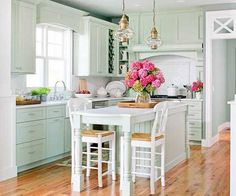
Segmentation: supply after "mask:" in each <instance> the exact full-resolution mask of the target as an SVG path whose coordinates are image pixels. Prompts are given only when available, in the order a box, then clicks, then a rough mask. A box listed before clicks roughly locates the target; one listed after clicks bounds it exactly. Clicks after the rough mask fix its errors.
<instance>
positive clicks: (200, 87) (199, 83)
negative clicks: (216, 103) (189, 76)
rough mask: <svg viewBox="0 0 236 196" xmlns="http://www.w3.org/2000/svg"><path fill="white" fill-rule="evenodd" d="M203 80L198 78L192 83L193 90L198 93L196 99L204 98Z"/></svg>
mask: <svg viewBox="0 0 236 196" xmlns="http://www.w3.org/2000/svg"><path fill="white" fill-rule="evenodd" d="M202 91H203V82H202V81H200V80H198V81H196V82H193V84H192V92H195V93H196V99H201V98H202Z"/></svg>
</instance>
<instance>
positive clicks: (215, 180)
mask: <svg viewBox="0 0 236 196" xmlns="http://www.w3.org/2000/svg"><path fill="white" fill-rule="evenodd" d="M220 138H221V139H220V141H219V142H218V143H217V144H215V145H214V146H213V147H212V148H209V149H204V148H203V149H201V148H200V147H198V146H193V147H191V158H190V159H189V160H188V161H186V162H184V163H182V164H179V165H178V166H176V167H175V168H173V169H172V170H170V171H169V172H168V173H167V175H166V187H165V188H161V187H160V182H158V183H157V186H158V192H157V194H156V195H161V196H164V195H165V196H185V195H186V196H188V195H191V196H228V195H229V151H230V149H229V132H224V133H222V134H221V137H220ZM103 182H104V188H98V187H97V179H96V173H95V172H94V173H92V176H91V177H90V180H87V181H86V190H85V191H84V192H82V193H81V194H79V193H73V192H72V191H71V185H70V169H69V168H68V167H60V166H57V165H55V163H53V164H50V165H47V166H43V167H40V168H37V169H34V170H31V171H28V172H24V173H21V174H20V175H19V176H18V177H17V178H14V179H11V180H8V181H5V182H2V183H0V195H1V196H3V195H4V196H15V195H29V196H41V195H42V196H49V195H50V196H54V195H58V196H65V195H73V196H76V195H81V196H118V195H120V193H119V180H117V181H115V182H112V180H111V177H107V176H104V178H103ZM134 195H137V196H138V195H140V196H146V195H149V180H147V179H143V178H137V182H136V184H135V185H134Z"/></svg>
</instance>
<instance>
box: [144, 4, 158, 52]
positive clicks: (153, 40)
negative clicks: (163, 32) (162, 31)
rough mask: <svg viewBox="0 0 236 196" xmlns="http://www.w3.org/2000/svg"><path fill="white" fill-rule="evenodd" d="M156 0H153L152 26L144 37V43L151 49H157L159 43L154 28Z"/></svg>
mask: <svg viewBox="0 0 236 196" xmlns="http://www.w3.org/2000/svg"><path fill="white" fill-rule="evenodd" d="M155 9H156V2H155V0H153V27H152V30H151V33H150V36H149V37H148V38H147V39H146V44H147V45H148V46H149V47H150V48H151V49H157V48H159V47H160V45H161V39H160V36H159V33H158V31H157V28H156V12H155V11H156V10H155Z"/></svg>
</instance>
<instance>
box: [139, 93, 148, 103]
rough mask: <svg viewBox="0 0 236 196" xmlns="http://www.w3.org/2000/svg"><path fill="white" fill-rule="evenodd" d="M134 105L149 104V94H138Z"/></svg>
mask: <svg viewBox="0 0 236 196" xmlns="http://www.w3.org/2000/svg"><path fill="white" fill-rule="evenodd" d="M135 102H136V103H149V102H151V97H150V94H149V93H146V92H138V93H137V95H136V99H135Z"/></svg>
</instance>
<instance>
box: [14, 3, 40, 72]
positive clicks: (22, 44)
mask: <svg viewBox="0 0 236 196" xmlns="http://www.w3.org/2000/svg"><path fill="white" fill-rule="evenodd" d="M35 31H36V6H35V5H34V4H30V3H25V2H21V1H17V0H15V1H13V2H12V70H11V71H12V72H14V73H35Z"/></svg>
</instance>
